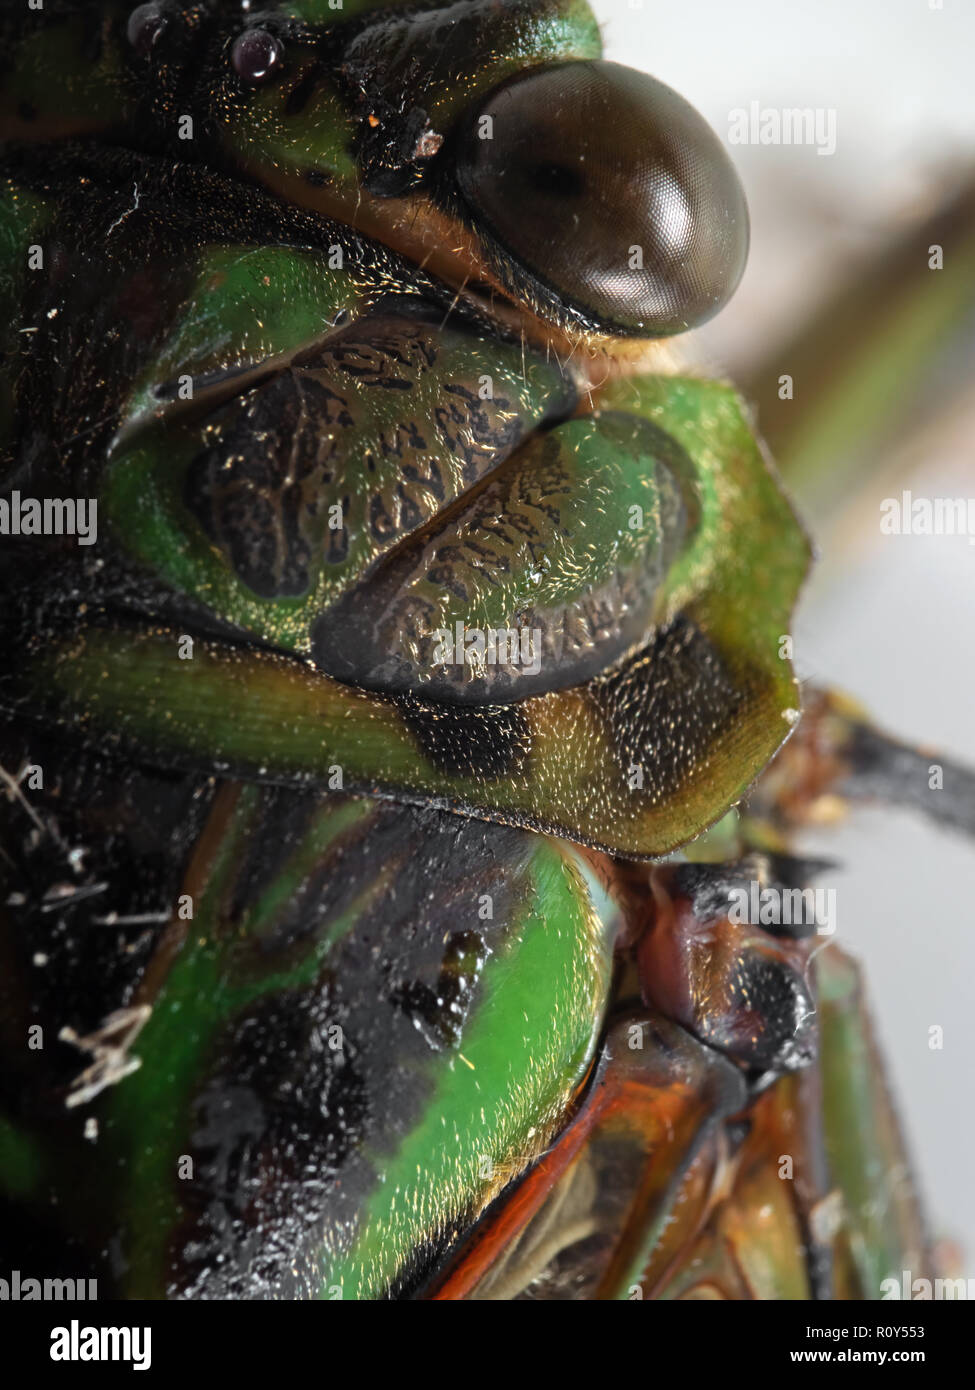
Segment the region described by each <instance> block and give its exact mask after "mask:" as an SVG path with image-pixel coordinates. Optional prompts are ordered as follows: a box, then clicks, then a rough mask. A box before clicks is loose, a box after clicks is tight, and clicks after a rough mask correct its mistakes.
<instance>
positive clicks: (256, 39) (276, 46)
mask: <svg viewBox="0 0 975 1390" xmlns="http://www.w3.org/2000/svg"><path fill="white" fill-rule="evenodd" d="M283 56H284V50H283V48H282V46H281V41H280V39H277V38H275V36H274V35H273V34H271V33H268V31H267V29H245V30H244V32H243V33H242V34H241V35H240V36H239V37H238V38H237V39H236V40H235V41H234V46H233V48H232V49H231V52H230V61H231V62H232V63H233V65H234V71H235V72H236V74H237V76H238V77H239V78H240V79H241V80H242V81H243V82H249V83H251V84H252V85H253V86H257V84H258V83H260V82H266V81H267V79H268V78H269V77H271V75H272V74H273V73H274V72H276V71H277V69H278V68H279V67H280V65H281V59H282V57H283Z"/></svg>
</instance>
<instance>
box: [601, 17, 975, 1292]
mask: <svg viewBox="0 0 975 1390" xmlns="http://www.w3.org/2000/svg"><path fill="white" fill-rule="evenodd" d="M593 7H594V9H595V10H596V13H597V15H598V16H599V18H600V20H601V22H602V23H603V28H604V36H605V43H606V49H607V55H606V56H607V57H609V58H611V59H615V60H617V61H619V62H625V63H628V64H630V65H631V66H633V67H639V68H641V69H643V70H644V71H647V72H650V73H653V74H654V75H655V76H657V77H659V78H660V79H661V80H662V81H664V82H666V83H668V84H669V85H670V86H672V87H674V88H676V89H677V91H679V92H680V93H682V95H684V96H685V97H687V98H688V99H689V100H690V101H691V102H693V104H694V105H695V106H697V108H698V109H699V110H700V111H701V112H702V113H703V114H704V116H705V117H706V118H707V119H708V120H709V121H710V123H711V124H712V126H713V127H714V128H715V130H716V131H717V132H718V134H719V135H720V136H721V138H722V139H723V140H725V142H726V143H727V136H728V131H729V113H730V112H731V111H732V110H733V109H734V108H739V107H740V108H746V109H747V108H748V107H749V103H750V102H752V101H754V100H757V101H758V102H759V103H760V105H761V106H763V107H778V108H783V107H807V106H808V107H820V108H832V109H834V110H835V112H836V151H835V153H834V154H832V155H831V156H829V157H823V156H820V155H818V154H817V152H816V149H815V148H810V147H797V146H793V147H784V146H761V145H759V146H751V145H745V146H742V145H733V146H732V145H729V146H728V148H729V150H730V152H731V154H732V156H733V158H734V159H735V162H736V164H737V166H738V169H739V172H740V173H741V175H742V178H743V181H744V183H745V187H746V192H747V194H748V199H749V206H750V210H751V215H752V250H751V256H750V261H749V267H748V270H747V272H746V276H745V279H744V281H743V283H742V286H741V288H740V290H739V292H738V294H737V295H736V297H735V299H734V300H733V301H732V303H731V305H730V306H729V307H728V308H727V309H726V310H725V311H724V312H723V313H722V314H721V315H720V316H719V318H718V319H717V320H715V322H714V323H713V325H710V326H709V327H708V328H706V329H704V330H703V331H702V332H701V333H700V334H698V335H696V338H695V340H694V341H693V342H691V343H690V346H689V351H690V352H691V353H692V354H693V356H694V358H695V360H696V361H697V362H698V363H699V364H701V365H702V366H704V367H705V368H706V369H707V370H709V371H714V372H716V373H726V374H728V375H730V376H731V377H732V378H738V379H739V380H740V379H742V378H743V377H744V376H745V375H746V374H747V372H748V370H749V367H750V366H752V365H753V364H755V363H757V362H758V361H761V360H763V359H765V358H766V357H767V356H768V355H769V352H770V349H771V350H773V351H774V347H775V345H776V344H777V343H778V342H780V341H784V340H785V338H786V336H787V335H788V333H789V332H790V330H791V329H792V327H793V326H794V324H795V323H796V322H797V321H798V320H799V319H801V318H802V317H804V316H805V315H806V314H807V313H808V311H809V310H810V309H811V308H814V307H815V306H816V305H817V303H820V302H822V300H823V297H824V296H825V295H826V293H827V292H828V289H829V287H830V286H831V285H832V284H835V283H836V278H837V276H838V275H842V273H843V271H844V269H845V268H846V267H848V266H849V264H850V263H851V259H852V258H855V257H856V256H857V255H860V256H862V255H864V254H867V255H869V254H870V252H871V248H872V247H874V246H877V247H879V246H880V245H881V244H882V243H883V242H884V241H885V240H886V239H887V238H888V237H889V236H890V235H891V234H892V233H893V232H894V231H895V230H896V229H897V227H898V226H902V225H906V224H908V223H909V222H911V221H912V220H913V219H916V218H918V217H919V215H922V214H923V213H924V212H925V211H933V210H934V207H935V206H936V205H937V204H938V203H939V202H940V201H941V200H942V199H943V198H944V197H945V195H946V194H948V193H950V192H951V190H952V188H953V186H954V187H957V186H958V184H959V183H960V182H961V180H963V179H964V177H965V175H966V171H967V172H968V176H969V177H970V176H971V169H972V166H973V163H975V121H973V112H975V98H973V85H975V79H973V73H972V55H973V53H975V0H943V6H941V7H939V6H938V5H937V4H936V3H929V0H855V3H850V0H791V3H789V2H788V0H733V2H731V0H682V3H681V4H679V5H674V4H663V3H658V2H657V0H642V3H641V0H593ZM972 234H973V235H975V229H973V232H972ZM970 344H972V345H975V338H973V339H972V340H970ZM960 351H961V349H959V352H960ZM956 365H958V366H959V367H960V369H961V377H962V380H963V382H966V383H967V385H966V386H963V388H962V389H961V390H959V391H958V392H957V394H956V396H955V398H954V399H953V403H952V405H951V408H950V409H948V410H946V411H945V412H943V414H942V415H941V416H940V418H935V419H934V420H928V421H926V422H925V425H924V428H923V429H921V430H918V431H917V432H916V433H909V434H908V433H906V434H905V437H904V439H903V441H902V443H901V444H899V445H898V446H897V447H898V448H899V449H901V450H902V451H903V457H901V458H898V459H892V460H881V461H880V462H881V463H884V465H885V468H884V469H881V470H880V471H879V474H878V476H877V477H876V478H872V477H869V476H868V477H867V478H866V479H865V481H864V482H863V484H862V486H858V487H853V488H851V489H850V496H849V498H848V499H847V501H846V506H845V509H844V508H840V509H839V512H838V514H837V515H835V516H834V517H831V518H829V519H827V520H824V521H823V522H822V524H820V525H819V526H817V530H816V540H817V543H818V546H819V549H820V553H821V558H820V561H819V564H818V566H817V569H816V571H815V573H814V576H813V578H812V580H811V582H810V584H809V585H808V587H807V590H806V592H805V595H804V598H803V601H802V604H801V607H800V610H799V614H798V620H797V625H796V639H797V640H796V664H797V668H798V671H799V674H800V676H801V677H803V678H806V679H813V680H815V681H817V682H829V683H830V684H832V685H834V686H837V687H839V688H841V689H845V690H847V691H848V692H850V693H851V694H853V695H855V696H856V697H857V698H859V699H860V700H862V701H863V702H864V703H865V704H867V705H868V706H869V708H870V709H871V710H872V711H873V713H874V716H875V718H876V720H877V721H878V723H880V724H881V725H882V726H883V727H885V728H886V729H888V730H890V731H892V732H893V733H895V734H897V735H899V736H901V737H904V738H906V739H908V740H913V741H918V742H921V741H923V742H925V743H927V744H932V745H934V746H936V747H939V748H941V749H943V750H945V751H950V752H951V753H952V754H954V755H956V756H957V757H959V758H962V759H964V760H966V761H967V762H968V763H969V764H971V765H975V699H973V682H975V544H970V543H969V541H968V540H967V538H966V537H964V536H932V537H924V536H898V537H886V536H882V535H881V534H880V530H879V524H878V509H879V501H880V499H882V498H883V497H885V496H889V495H891V494H892V492H893V493H894V495H899V490H900V488H901V486H907V487H910V488H911V489H912V490H913V492H914V493H915V495H924V496H927V497H937V496H946V497H956V496H965V497H975V462H973V460H975V352H973V353H972V356H971V357H970V358H968V357H967V355H966V359H965V360H963V361H961V362H960V363H958V364H956ZM782 370H783V371H786V370H788V367H787V366H785V365H783V367H782ZM888 462H890V463H891V464H892V465H896V467H897V468H899V469H900V470H901V476H899V477H898V481H897V485H896V490H895V489H893V488H891V486H890V482H889V476H888V478H887V480H886V481H885V477H884V473H885V469H886V464H887V463H888ZM798 500H799V502H800V505H801V502H802V498H801V496H800V497H799V499H798ZM806 844H807V845H808V847H809V848H810V849H814V850H816V851H818V852H820V853H823V854H824V855H829V856H831V857H833V858H837V859H840V860H842V861H843V864H844V871H843V872H842V873H841V874H838V875H837V876H836V877H835V878H831V879H830V883H831V885H832V884H835V886H836V888H837V918H838V939H839V940H841V941H842V943H843V944H844V945H845V946H847V947H848V948H849V949H850V950H852V951H853V952H855V953H856V954H857V955H858V956H859V957H860V959H861V960H862V961H863V962H864V963H865V964H866V968H867V980H868V987H869V994H870V999H871V1002H872V1006H873V1011H874V1017H875V1022H876V1025H877V1028H878V1031H879V1034H880V1039H881V1042H882V1045H883V1047H884V1049H885V1052H886V1055H887V1059H888V1067H889V1072H890V1077H891V1080H892V1083H893V1089H894V1092H895V1095H896V1098H897V1100H898V1102H899V1106H900V1110H901V1116H902V1119H903V1121H904V1124H905V1128H906V1130H907V1134H908V1139H909V1143H910V1147H911V1150H912V1153H913V1157H914V1163H915V1169H916V1172H917V1174H918V1176H919V1179H920V1183H921V1186H922V1190H923V1194H924V1197H925V1200H926V1205H927V1211H928V1214H929V1218H930V1224H931V1227H932V1233H933V1234H934V1235H935V1236H946V1237H951V1238H953V1239H955V1240H956V1241H958V1242H959V1243H960V1245H961V1246H962V1251H963V1260H962V1270H961V1272H963V1273H964V1274H966V1275H968V1276H972V1275H975V1184H973V1183H972V1181H971V1176H970V1175H971V1172H972V1168H973V1163H972V1150H973V1143H975V1114H973V1106H972V1067H973V1060H975V1022H973V1014H975V997H973V996H975V991H973V973H975V969H973V968H975V943H973V929H975V910H973V903H975V846H972V845H970V844H967V843H965V842H964V841H962V840H961V839H958V838H953V837H951V836H948V835H945V834H941V833H938V832H937V831H935V830H934V829H933V828H932V827H931V826H929V825H928V824H927V823H925V822H922V821H920V820H917V819H915V818H913V817H909V816H907V815H905V814H903V813H900V812H891V811H886V810H872V809H871V810H861V811H858V812H857V813H856V814H855V815H854V816H853V818H852V819H851V820H850V821H848V822H847V823H846V824H845V825H843V826H841V827H839V828H838V829H837V830H835V831H833V832H831V833H829V834H823V833H819V834H817V835H816V837H815V838H813V837H809V839H808V840H807V841H806ZM934 1024H938V1025H941V1026H942V1027H943V1028H944V1034H945V1041H944V1048H943V1050H942V1051H932V1050H930V1049H929V1047H928V1030H929V1028H930V1027H931V1026H932V1025H934Z"/></svg>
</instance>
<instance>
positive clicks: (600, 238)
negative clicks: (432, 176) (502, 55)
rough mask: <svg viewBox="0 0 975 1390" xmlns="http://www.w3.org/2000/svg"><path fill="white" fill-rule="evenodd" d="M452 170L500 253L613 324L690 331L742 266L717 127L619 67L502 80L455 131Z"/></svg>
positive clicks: (631, 329)
mask: <svg viewBox="0 0 975 1390" xmlns="http://www.w3.org/2000/svg"><path fill="white" fill-rule="evenodd" d="M485 118H490V119H485ZM457 179H458V183H459V185H460V189H461V192H462V193H463V195H464V198H465V199H466V200H467V202H468V203H469V205H470V207H471V209H472V211H473V212H474V214H475V217H476V219H477V221H478V222H480V223H482V224H483V225H484V226H485V227H486V229H487V230H488V231H489V232H490V233H491V234H493V236H494V238H495V239H496V241H497V242H499V243H500V245H501V247H502V248H503V249H504V250H505V251H506V252H508V253H510V254H511V255H512V256H513V257H515V258H516V259H517V260H519V261H521V262H522V264H523V265H524V266H525V267H526V268H527V269H528V270H529V271H531V273H532V274H533V276H534V278H535V279H536V280H538V281H540V282H541V283H542V284H543V285H545V286H547V287H548V288H549V289H550V290H552V291H554V292H555V294H556V295H557V296H558V298H559V299H560V300H561V301H562V302H563V303H566V304H568V305H570V306H572V307H574V308H576V309H578V310H580V311H581V312H582V313H583V314H584V315H585V316H586V317H587V318H588V319H590V320H591V321H595V322H596V323H598V324H600V325H603V326H606V327H610V328H615V329H617V330H622V331H624V332H628V333H635V334H642V335H645V336H657V335H663V334H669V333H679V332H681V331H682V330H684V329H686V328H692V327H694V326H695V325H697V324H700V323H703V322H704V321H705V320H707V319H709V318H710V317H711V316H712V315H713V314H716V313H717V311H718V310H719V309H720V308H721V307H722V305H723V304H724V303H725V302H726V301H727V300H728V299H729V298H730V297H731V295H732V293H733V291H734V290H735V288H736V286H737V284H738V281H739V279H740V278H741V274H742V271H743V270H744V267H745V259H746V256H747V253H748V212H747V208H746V206H745V196H744V193H743V191H742V188H741V184H740V183H739V181H738V176H737V174H736V173H735V170H734V167H733V165H732V163H731V160H730V159H729V157H728V155H727V154H726V153H725V151H724V149H723V148H722V146H721V144H720V142H719V140H718V138H717V136H716V135H715V134H714V132H713V131H712V130H711V128H710V127H709V126H708V125H707V123H706V122H705V121H704V119H703V117H701V116H700V115H699V114H698V113H697V112H696V111H695V110H694V108H693V107H692V106H690V105H689V104H688V103H687V102H686V101H685V100H684V99H683V97H680V96H678V95H677V93H676V92H674V91H672V90H671V89H670V88H669V87H665V86H664V85H663V83H662V82H657V81H656V80H655V79H654V78H652V77H647V76H645V75H644V74H643V73H638V72H634V71H632V70H631V69H630V68H625V67H621V66H620V65H619V64H617V63H603V62H575V63H563V64H558V65H553V66H551V67H546V68H543V69H541V70H540V71H536V72H534V73H532V74H530V75H529V76H527V77H523V78H519V79H517V80H515V81H512V82H510V83H507V84H506V85H504V86H501V87H498V88H496V89H495V90H494V91H493V92H492V93H491V94H490V95H489V96H488V98H487V100H486V102H485V103H484V104H483V106H481V107H480V109H479V110H478V111H477V112H476V114H475V115H474V117H473V119H472V120H471V121H470V122H469V124H468V125H467V127H466V129H465V130H464V132H463V133H462V135H461V138H460V148H459V151H458V164H457Z"/></svg>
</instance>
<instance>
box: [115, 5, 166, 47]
mask: <svg viewBox="0 0 975 1390" xmlns="http://www.w3.org/2000/svg"><path fill="white" fill-rule="evenodd" d="M172 17H173V11H172V5H170V4H167V3H166V0H153V2H152V3H150V4H148V5H138V6H137V7H136V8H135V9H134V10H133V11H132V13H131V14H130V15H129V19H128V23H127V24H126V26H125V36H126V38H127V39H128V41H129V43H130V44H131V45H132V47H133V48H134V49H135V51H136V53H138V55H139V57H140V58H148V56H149V54H150V53H151V52H152V50H153V49H154V48H155V46H156V44H157V43H158V42H159V40H160V39H161V38H162V36H163V34H164V33H165V32H166V30H167V29H168V28H169V25H170V21H171V20H172Z"/></svg>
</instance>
